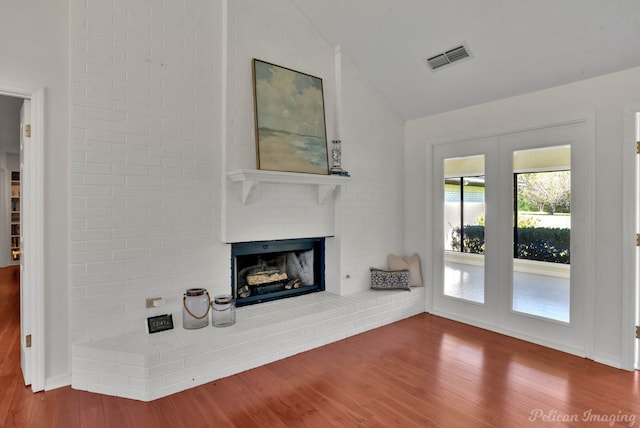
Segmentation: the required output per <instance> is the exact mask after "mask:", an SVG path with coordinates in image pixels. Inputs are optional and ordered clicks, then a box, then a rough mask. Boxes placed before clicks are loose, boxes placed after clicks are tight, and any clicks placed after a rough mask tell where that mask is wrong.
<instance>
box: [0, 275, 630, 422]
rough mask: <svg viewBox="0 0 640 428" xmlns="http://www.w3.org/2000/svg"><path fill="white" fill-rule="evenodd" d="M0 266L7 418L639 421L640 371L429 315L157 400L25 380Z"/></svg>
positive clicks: (14, 298)
mask: <svg viewBox="0 0 640 428" xmlns="http://www.w3.org/2000/svg"><path fill="white" fill-rule="evenodd" d="M16 280H17V275H16V270H15V269H0V355H2V362H1V365H0V425H1V426H3V427H13V426H18V427H65V428H68V427H189V428H192V427H227V426H229V427H231V426H237V427H243V428H244V427H329V426H337V427H356V426H365V427H414V426H415V427H429V426H441V427H516V426H575V427H601V426H603V427H604V426H619V427H622V426H638V425H639V424H640V379H639V377H638V373H637V372H635V373H630V372H626V371H622V370H617V369H614V368H611V367H607V366H604V365H601V364H597V363H594V362H592V361H589V360H586V359H582V358H578V357H574V356H571V355H567V354H564V353H561V352H558V351H553V350H550V349H547V348H543V347H540V346H536V345H533V344H530V343H527V342H523V341H520V340H517V339H512V338H509V337H505V336H501V335H499V334H495V333H491V332H487V331H485V330H481V329H478V328H474V327H470V326H467V325H464V324H460V323H456V322H453V321H449V320H446V319H443V318H439V317H435V316H432V315H428V314H422V315H418V316H415V317H412V318H409V319H406V320H403V321H400V322H397V323H395V324H392V325H389V326H386V327H382V328H380V329H377V330H375V331H370V332H367V333H364V334H360V335H358V336H355V337H352V338H349V339H346V340H343V341H340V342H337V343H333V344H330V345H328V346H325V347H322V348H319V349H316V350H313V351H309V352H305V353H302V354H299V355H296V356H293V357H290V358H287V359H285V360H281V361H278V362H275V363H272V364H269V365H266V366H263V367H259V368H257V369H253V370H249V371H247V372H244V373H240V374H238V375H235V376H231V377H228V378H224V379H220V380H218V381H216V382H212V383H209V384H207V385H203V386H201V387H197V388H193V389H191V390H188V391H185V392H182V393H179V394H175V395H172V396H169V397H165V398H162V399H159V400H156V401H153V402H150V403H142V402H138V401H132V400H127V399H121V398H115V397H109V396H102V395H97V394H92V393H88V392H82V391H75V390H72V389H71V388H68V387H67V388H60V389H56V390H52V391H47V392H43V393H38V394H32V393H31V392H30V390H29V389H28V388H26V387H25V386H24V385H23V382H22V375H21V372H20V359H19V342H18V320H19V314H18V306H19V304H18V299H19V296H18V288H19V287H18V285H17V282H16Z"/></svg>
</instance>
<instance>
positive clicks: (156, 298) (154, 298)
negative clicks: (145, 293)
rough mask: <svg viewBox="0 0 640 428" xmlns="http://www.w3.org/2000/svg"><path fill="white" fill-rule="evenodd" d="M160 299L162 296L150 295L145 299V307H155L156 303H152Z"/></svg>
mask: <svg viewBox="0 0 640 428" xmlns="http://www.w3.org/2000/svg"><path fill="white" fill-rule="evenodd" d="M160 300H162V297H151V298H149V299H147V304H146V308H147V309H149V308H155V307H157V306H158V305H157V304H154V303H155V302H159V301H160Z"/></svg>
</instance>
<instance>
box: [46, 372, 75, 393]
mask: <svg viewBox="0 0 640 428" xmlns="http://www.w3.org/2000/svg"><path fill="white" fill-rule="evenodd" d="M65 386H71V373H67V374H64V375H60V376H54V377H50V378H48V379H45V381H44V390H45V391H51V390H52V389H58V388H63V387H65Z"/></svg>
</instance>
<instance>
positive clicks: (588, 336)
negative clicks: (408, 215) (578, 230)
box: [426, 111, 612, 365]
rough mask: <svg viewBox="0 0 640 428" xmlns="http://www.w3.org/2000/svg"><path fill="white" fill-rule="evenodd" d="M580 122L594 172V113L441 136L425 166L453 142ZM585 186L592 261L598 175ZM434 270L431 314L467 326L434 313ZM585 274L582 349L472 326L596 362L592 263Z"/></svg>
mask: <svg viewBox="0 0 640 428" xmlns="http://www.w3.org/2000/svg"><path fill="white" fill-rule="evenodd" d="M580 123H582V124H584V126H585V130H586V131H585V133H586V136H585V138H586V141H584V146H583V150H584V156H585V157H586V163H587V164H588V168H591V170H594V166H595V112H591V111H589V112H583V113H578V114H575V115H567V116H564V117H560V118H557V119H555V120H554V119H549V120H546V121H544V120H543V121H539V122H532V123H525V124H520V125H514V126H505V127H504V128H498V129H489V130H485V131H478V132H472V133H469V134H462V135H457V136H455V135H454V136H449V137H442V138H437V139H434V140H430V141H427V143H426V155H427V156H426V162H427V164H426V165H428V166H429V167H431V166H432V165H433V159H434V155H433V151H434V148H435V147H436V146H439V145H443V144H453V143H458V142H465V141H466V142H469V141H472V140H474V141H481V140H486V139H491V138H496V137H497V138H500V137H502V136H506V135H510V134H517V133H521V132H530V131H540V130H543V129H546V128H554V127H559V126H563V125H572V124H580ZM572 157H573V155H572ZM433 175H434V174H426V178H427V183H426V188H427V197H428V199H427V200H433V198H434V197H435V194H436V192H435V191H434V186H435V185H436V184H434V179H435V178H434V177H433ZM586 183H587V184H586V187H587V188H588V189H590V191H589V192H588V193H589V194H588V195H585V205H586V209H587V210H588V213H587V214H586V215H587V216H588V217H589V221H588V224H589V226H588V227H587V228H586V229H587V232H586V236H585V238H584V239H585V241H586V242H587V243H588V245H587V249H586V250H585V253H586V258H587V260H593V251H592V249H593V248H594V244H595V225H594V222H593V218H594V215H595V198H594V197H593V195H594V191H595V174H592V175H591V176H589V177H588V178H587V180H586ZM433 209H437V208H434V207H432V211H431V212H430V217H431V220H432V221H430V222H428V224H429V226H428V232H427V235H428V236H430V237H431V242H432V245H431V251H432V252H433V254H432V256H433V257H435V256H436V255H437V247H436V245H437V244H436V243H435V242H436V241H435V240H436V238H434V236H435V235H436V234H435V230H436V225H435V223H434V221H433V220H434V218H435V217H436V215H435V213H434V212H433ZM432 267H433V269H432V284H433V287H432V290H431V292H432V296H430V297H431V298H430V299H427V304H428V306H427V307H428V308H429V309H430V311H432V312H433V313H435V314H437V315H441V316H445V317H448V318H452V319H454V320H457V321H461V322H464V323H470V322H469V321H470V320H469V319H467V318H466V317H464V316H458V315H456V314H452V313H440V312H438V311H437V310H435V308H434V303H435V302H434V295H435V293H436V290H435V284H438V282H437V279H438V278H437V273H436V271H437V269H436V267H435V266H432ZM586 271H587V272H586V274H585V282H584V287H585V289H584V302H583V304H584V314H585V317H584V318H585V319H584V320H583V321H584V324H583V342H582V343H583V348H582V349H580V350H576V349H573V348H566V347H564V346H563V345H562V344H560V343H556V342H549V341H546V340H541V338H539V337H535V336H531V335H529V334H527V333H526V332H521V331H516V330H511V329H509V328H505V327H504V326H502V325H500V324H494V323H481V322H480V323H478V322H477V321H476V320H474V322H471V324H473V325H477V326H479V327H481V328H485V329H487V330H491V331H495V332H498V333H502V334H506V335H509V336H512V337H516V338H519V339H523V340H526V341H529V342H533V343H537V344H540V345H543V346H547V347H551V348H555V349H559V350H562V351H564V352H569V353H575V354H576V355H580V356H584V357H587V358H590V359H596V358H595V357H596V355H595V338H594V331H595V323H594V320H593V317H590V316H589V314H593V313H595V282H594V278H595V266H593V264H592V263H591V264H589V265H588V267H587V268H586ZM500 317H501V318H502V315H500ZM606 363H607V364H610V362H609V361H607V362H606ZM610 365H612V364H610Z"/></svg>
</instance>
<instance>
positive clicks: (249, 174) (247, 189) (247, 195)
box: [227, 169, 351, 205]
mask: <svg viewBox="0 0 640 428" xmlns="http://www.w3.org/2000/svg"><path fill="white" fill-rule="evenodd" d="M227 175H228V176H229V178H230V179H231V181H233V182H234V183H241V184H242V203H243V204H248V203H249V202H251V200H253V198H254V195H255V190H256V189H257V188H258V186H259V185H260V183H285V184H311V185H314V186H317V190H318V203H319V204H321V205H322V204H324V202H325V201H326V200H327V197H328V196H329V195H331V194H332V193H333V191H334V190H335V189H336V187H338V186H344V185H346V184H347V183H349V181H351V177H344V176H341V175H321V174H302V173H298V172H280V171H263V170H259V169H236V170H233V171H229V172H227Z"/></svg>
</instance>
